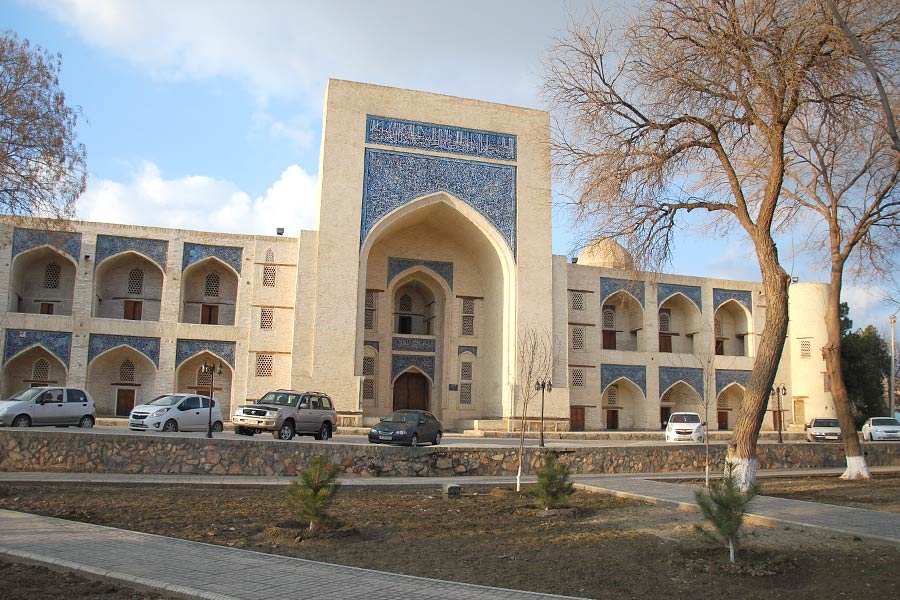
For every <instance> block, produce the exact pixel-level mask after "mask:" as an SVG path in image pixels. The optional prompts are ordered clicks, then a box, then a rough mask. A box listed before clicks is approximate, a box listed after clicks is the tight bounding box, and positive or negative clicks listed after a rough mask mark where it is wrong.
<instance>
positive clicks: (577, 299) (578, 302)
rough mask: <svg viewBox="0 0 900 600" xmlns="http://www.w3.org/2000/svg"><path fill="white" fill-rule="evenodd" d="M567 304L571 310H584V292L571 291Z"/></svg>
mask: <svg viewBox="0 0 900 600" xmlns="http://www.w3.org/2000/svg"><path fill="white" fill-rule="evenodd" d="M569 306H570V307H571V308H572V310H584V293H583V292H572V294H571V296H570V304H569Z"/></svg>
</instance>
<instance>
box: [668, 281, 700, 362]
mask: <svg viewBox="0 0 900 600" xmlns="http://www.w3.org/2000/svg"><path fill="white" fill-rule="evenodd" d="M657 318H658V326H659V351H660V352H672V353H676V354H693V353H694V349H695V346H694V338H695V336H697V335H699V333H700V330H701V321H702V315H701V314H700V309H699V308H697V305H696V304H694V303H693V302H692V301H691V300H690V299H689V298H688V297H687V296H685V295H684V294H681V293H676V294H673V295H671V296H669V297H668V298H666V300H665V301H664V302H663V303H662V304H660V305H659V312H658V314H657Z"/></svg>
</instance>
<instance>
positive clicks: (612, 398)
mask: <svg viewBox="0 0 900 600" xmlns="http://www.w3.org/2000/svg"><path fill="white" fill-rule="evenodd" d="M606 403H607V404H608V405H609V406H616V405H617V404H618V403H619V386H617V385H611V386H609V389H608V390H606Z"/></svg>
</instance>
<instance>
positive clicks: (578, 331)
mask: <svg viewBox="0 0 900 600" xmlns="http://www.w3.org/2000/svg"><path fill="white" fill-rule="evenodd" d="M572 350H584V327H573V328H572Z"/></svg>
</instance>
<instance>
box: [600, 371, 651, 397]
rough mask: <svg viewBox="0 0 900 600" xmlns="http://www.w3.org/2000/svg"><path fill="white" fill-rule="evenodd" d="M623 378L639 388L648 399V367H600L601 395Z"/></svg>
mask: <svg viewBox="0 0 900 600" xmlns="http://www.w3.org/2000/svg"><path fill="white" fill-rule="evenodd" d="M623 378H624V379H627V380H628V381H630V382H631V383H633V384H634V385H636V386H638V387H639V388H640V389H641V392H643V394H644V397H645V398H646V397H647V367H645V366H643V365H609V364H602V365H600V393H601V394H602V393H603V391H604V390H605V389H606V388H608V387H609V386H610V385H612V384H613V383H615V382H616V381H618V380H619V379H623Z"/></svg>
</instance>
